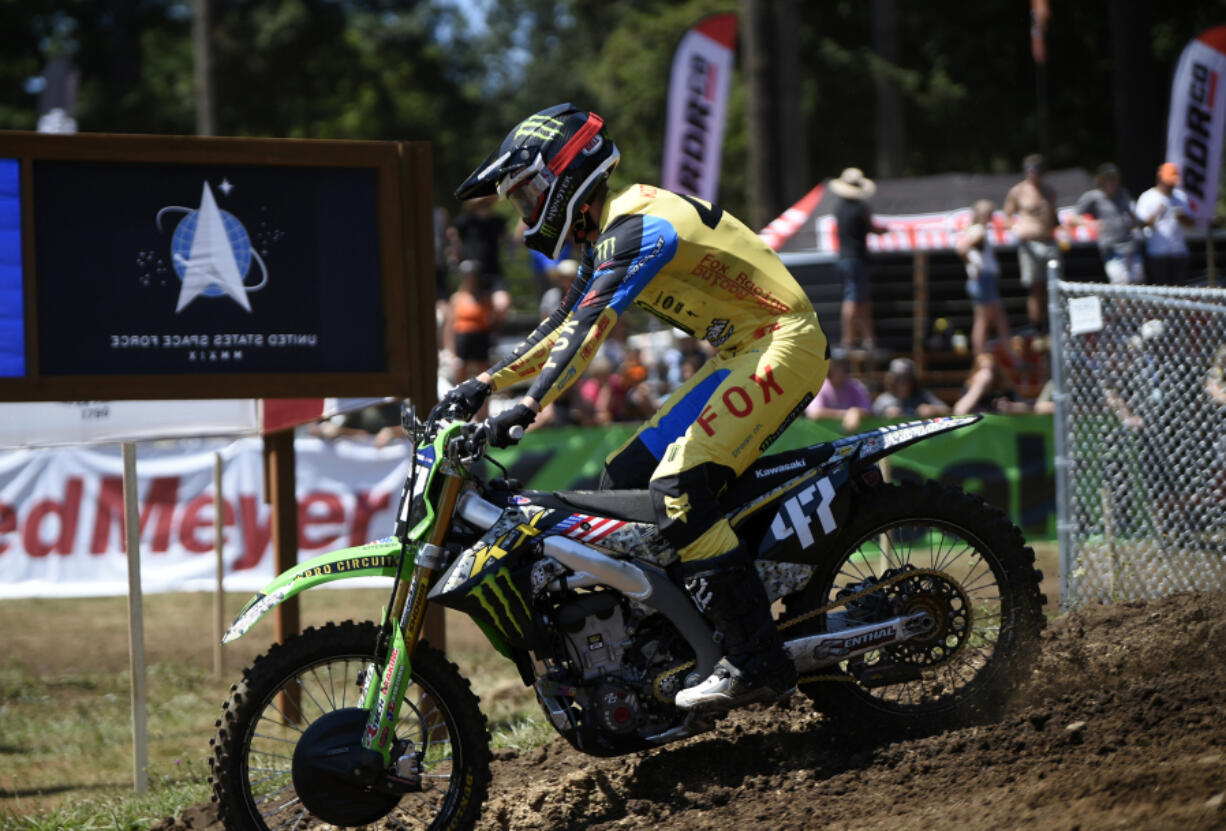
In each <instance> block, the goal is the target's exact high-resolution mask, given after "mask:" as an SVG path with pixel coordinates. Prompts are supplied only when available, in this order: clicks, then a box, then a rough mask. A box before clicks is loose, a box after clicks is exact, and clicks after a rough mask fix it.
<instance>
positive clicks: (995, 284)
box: [955, 199, 1011, 355]
mask: <svg viewBox="0 0 1226 831" xmlns="http://www.w3.org/2000/svg"><path fill="white" fill-rule="evenodd" d="M995 208H996V206H995V205H993V204H992V201H991V200H990V199H980V200H978V201H976V202H975V204H974V205H972V206H971V226H970V227H969V228H967V229H966V231H965V232H964V233H963V234H962V236H961V237H959V239H958V242H957V245H956V246H955V249H956V250H957V252H958V256H959V257H961V258H962V260H963V262H965V263H966V293H967V294H968V295H969V296H970V298H971V304H972V313H973V315H974V320H973V321H972V323H971V347H972V348H973V349H974V350H975V354H976V355H978V354H980V353H981V352H987V351H988V329H989V328H993V329H995V330H996V337H997V338H998V339H999V340H1000V343H1001V344H1002V345H1004V347H1005V348H1006V349H1010V348H1011V346H1010V340H1009V320H1008V318H1007V317H1005V307H1004V305H1003V304H1002V303H1001V302H1000V283H999V279H1000V264H999V263H998V262H997V261H996V250H995V248H994V247H993V245H992V239H991V232H990V231H991V224H992V212H993V210H995Z"/></svg>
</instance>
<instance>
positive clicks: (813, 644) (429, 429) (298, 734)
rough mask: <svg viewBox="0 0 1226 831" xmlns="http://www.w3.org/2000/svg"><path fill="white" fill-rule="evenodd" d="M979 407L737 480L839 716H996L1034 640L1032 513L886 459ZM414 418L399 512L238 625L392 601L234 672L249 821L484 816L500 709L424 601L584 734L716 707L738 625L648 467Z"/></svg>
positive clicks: (817, 681) (762, 569) (664, 738)
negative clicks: (374, 583) (286, 612)
mask: <svg viewBox="0 0 1226 831" xmlns="http://www.w3.org/2000/svg"><path fill="white" fill-rule="evenodd" d="M978 418H979V417H978V416H965V417H951V418H939V419H930V420H926V421H916V422H911V423H908V424H900V425H895V426H890V427H883V428H880V429H877V430H873V431H870V432H866V433H861V434H859V435H854V436H848V437H846V438H842V439H839V440H838V441H835V442H831V443H824V444H817V445H813V446H810V447H805V448H802V449H800V450H794V451H788V452H783V453H778V454H775V455H771V456H768V457H765V458H762V459H760V460H758V462H757V463H756V464H754V465H753V466H752V467H751V468H749V470H747V471H746V472H745V474H744V475H743V476H742V477H741V478H740V479H738V480H737V481H736V482H735V483H734V485H733V486H732V487H730V488H729V489H728V491H727V492H726V493H725V494H724V495H723V497H722V499H723V504H724V506H725V509H726V511H727V516H728V518H729V519H730V521H731V522H732V525H733V527H734V528H735V529H736V530H737V533H738V535H739V536H740V537H741V539H742V540H744V541H745V542H746V543H747V545H748V546H749V547H750V548H751V550H754V551H756V552H757V567H758V570H759V573H760V575H761V577H762V581H763V584H764V585H765V586H766V589H767V592H768V594H769V595H770V597H771V598H772V600H776V601H778V602H777V603H776V604H775V608H776V610H777V618H778V625H779V627H780V629H781V631H782V632H783V634H784V637H785V640H786V641H787V646H786V648H787V651H788V654H789V655H791V656H792V658H793V659H794V660H795V661H796V666H797V670H798V671H799V674H800V685H799V688H800V691H801V692H803V693H804V694H805V695H806V696H808V698H809V699H811V701H812V703H813V706H814V707H816V708H818V709H820V710H821V711H823V712H824V713H826V714H827V715H828V717H829V718H831V719H834V720H835V723H836V724H837V723H839V722H840V721H843V722H844V723H845V724H847V725H873V726H874V728H875V729H881V730H891V731H895V732H897V733H898V734H905V733H907V732H908V731H912V730H930V729H933V728H934V727H940V726H946V725H953V724H958V723H964V722H966V721H967V720H970V719H974V718H980V717H983V716H984V715H985V714H990V713H992V712H993V711H994V710H995V709H996V708H997V707H998V706H999V705H1000V704H1001V703H1002V700H1003V697H1004V694H1005V692H1006V691H1007V690H1008V688H1009V687H1010V686H1011V684H1012V683H1013V682H1014V680H1015V679H1016V678H1017V677H1018V673H1019V672H1020V671H1021V670H1022V669H1023V668H1024V666H1025V664H1026V661H1027V660H1028V658H1029V657H1030V656H1031V655H1032V654H1033V652H1034V651H1035V648H1036V645H1037V642H1038V636H1039V632H1040V630H1041V629H1042V627H1043V624H1044V617H1043V612H1042V604H1043V603H1044V602H1045V599H1044V598H1043V597H1042V595H1041V594H1040V593H1039V588H1038V586H1039V580H1040V579H1041V575H1040V574H1039V572H1038V571H1037V570H1036V569H1035V568H1034V552H1033V551H1032V550H1031V549H1029V548H1028V547H1026V545H1025V542H1024V541H1023V539H1022V534H1021V532H1020V531H1019V530H1018V529H1017V528H1016V527H1015V526H1014V525H1013V524H1011V523H1010V522H1009V520H1008V519H1007V518H1006V517H1005V516H1004V514H1002V513H1001V512H1000V511H998V510H997V509H995V508H993V507H990V506H989V505H987V504H986V503H985V502H983V501H982V500H981V499H979V498H977V497H974V496H971V495H968V494H966V493H964V492H962V491H960V490H958V489H956V488H953V487H949V486H946V485H942V484H938V483H935V482H924V483H906V484H902V485H894V484H887V483H886V482H884V481H883V479H882V474H881V471H880V468H879V465H878V463H879V462H880V460H881V459H883V458H885V457H886V456H888V455H889V454H890V453H892V452H893V451H895V450H897V449H899V448H901V447H904V446H906V445H909V444H912V443H914V442H917V441H920V440H922V439H924V438H927V437H930V436H934V435H937V434H941V433H945V432H948V431H950V430H956V429H958V428H962V427H966V426H968V425H970V424H973V423H974V422H975V421H977V420H978ZM411 421H412V425H411V427H410V433H411V435H412V439H413V442H414V445H415V452H414V454H413V459H412V461H411V463H410V469H409V474H408V477H407V478H406V481H405V483H404V489H403V494H402V496H401V499H400V503H399V508H398V511H397V519H396V525H395V529H394V534H393V536H391V537H388V538H386V539H383V540H379V541H377V542H372V543H369V544H367V545H364V546H360V547H356V548H347V549H344V550H342V551H336V552H333V553H331V554H326V555H324V556H321V557H316V558H315V559H312V560H310V561H308V562H304V563H301V564H300V565H298V566H297V567H296V568H294V569H291V570H290V571H287V572H286V573H284V574H282V575H281V576H279V577H278V578H276V579H275V580H274V581H273V582H271V583H270V584H269V585H268V586H267V587H266V588H265V589H264V590H263V591H262V592H260V593H259V594H257V595H256V596H255V597H254V598H253V599H252V600H251V601H250V602H249V603H248V604H247V605H246V607H245V608H244V609H243V611H242V612H241V613H240V615H239V617H238V619H237V620H236V621H235V622H234V624H233V626H231V628H230V630H229V632H228V633H227V634H226V636H225V640H226V642H229V641H232V640H234V639H236V638H238V637H241V636H242V635H243V633H245V632H246V631H247V630H248V629H250V627H251V626H252V625H253V624H254V623H255V622H256V621H257V620H259V619H260V617H262V616H263V615H264V614H266V613H267V612H268V611H269V610H270V609H272V608H274V607H275V606H276V605H277V604H279V603H281V602H282V601H284V600H285V599H286V598H289V597H292V596H293V595H295V594H297V593H299V592H301V591H304V590H306V589H309V588H312V587H314V586H318V585H320V584H322V583H326V582H330V581H333V580H343V579H347V578H350V577H369V576H382V577H387V578H390V579H391V595H390V600H389V602H388V605H387V607H386V608H385V609H384V610H383V613H382V615H381V617H380V619H379V621H378V622H377V623H376V622H366V623H355V622H353V621H346V622H343V623H336V624H328V625H326V626H323V627H322V628H312V629H308V630H307V631H305V632H303V633H302V634H301V635H298V636H296V637H294V638H291V639H289V640H288V641H287V642H286V643H284V644H279V645H274V646H273V647H272V648H271V649H269V650H268V651H267V652H266V653H265V654H263V655H261V656H260V657H259V658H257V659H256V660H255V662H254V663H253V664H252V665H251V666H250V667H248V668H247V669H245V670H244V671H243V677H242V680H241V681H240V682H239V683H238V684H236V685H235V686H234V687H233V688H232V690H231V694H230V697H229V700H228V701H227V702H226V703H225V705H224V710H223V713H222V717H221V719H220V720H219V721H218V722H217V725H218V729H217V734H216V737H215V738H214V739H213V747H212V757H211V759H210V767H211V770H212V776H211V780H212V783H213V793H214V798H215V799H216V800H217V801H218V802H219V803H220V805H219V807H220V810H221V814H222V817H223V818H224V821H225V823H226V827H227V828H229V829H232V831H238V829H261V831H267V830H270V829H304V828H317V827H323V826H340V827H354V826H363V825H377V827H379V828H429V829H460V828H471V827H472V826H473V824H474V823H475V822H476V819H477V817H478V816H479V814H480V811H481V807H482V803H483V802H484V800H485V797H486V794H487V791H488V786H489V782H490V758H491V754H490V749H489V733H488V729H487V727H486V721H485V717H484V716H483V715H482V713H481V710H480V709H479V707H478V699H477V697H476V696H475V695H474V694H473V692H472V690H471V688H470V686H469V683H468V681H467V680H466V679H465V678H464V677H462V676H461V675H460V672H459V670H458V668H457V667H456V666H455V665H454V664H453V663H451V662H450V661H448V660H447V658H446V657H444V655H443V654H442V653H441V652H440V651H438V650H437V649H434V648H432V647H431V646H429V644H427V643H425V642H423V641H421V640H420V636H421V631H422V622H423V620H424V618H425V611H426V607H427V605H428V604H430V603H439V604H442V605H443V606H446V607H448V608H451V609H456V610H458V611H461V612H463V613H465V614H467V615H469V616H470V617H471V618H472V619H473V620H474V621H475V622H476V623H477V625H478V626H480V627H481V629H482V630H483V631H484V632H485V634H486V635H487V636H488V637H489V640H490V642H491V644H493V647H494V649H496V650H498V652H500V653H501V654H502V655H504V656H506V658H507V659H509V660H511V661H513V662H514V663H515V665H516V666H517V667H518V669H519V672H520V674H521V676H522V677H523V681H524V683H525V684H526V685H529V686H531V687H533V688H534V689H535V691H536V695H537V698H538V699H539V701H540V704H541V707H542V709H543V710H544V715H545V717H546V718H547V719H548V720H549V722H550V723H551V724H552V725H553V726H554V727H555V728H556V729H557V731H558V732H559V733H560V734H561V735H562V736H564V737H565V738H566V740H567V741H569V742H570V743H571V744H572V745H573V746H574V747H576V748H578V749H579V750H581V751H583V752H585V753H589V754H592V755H596V756H614V755H619V754H624V753H631V752H634V751H639V750H643V749H648V748H655V747H660V746H663V745H666V744H668V743H670V742H673V741H676V740H678V739H682V738H685V737H687V736H693V735H695V734H698V733H702V732H703V731H706V730H708V729H710V728H711V726H712V725H713V724H714V722H715V720H716V719H718V718H719V716H718V715H713V714H709V713H698V712H686V711H683V710H680V709H678V708H677V707H675V706H674V705H673V698H674V696H675V695H676V693H677V692H678V691H679V690H681V689H683V688H685V687H686V686H687V685H689V684H692V683H695V682H696V681H698V680H700V679H702V678H705V677H707V675H709V674H710V673H711V671H712V668H713V667H714V664H715V662H716V661H717V660H719V658H720V650H719V647H718V645H717V638H716V636H715V633H714V632H713V631H712V629H711V626H710V624H708V623H707V621H706V620H705V619H704V618H703V616H702V615H701V614H700V613H699V611H698V610H697V608H696V607H695V605H694V603H693V602H692V601H691V599H690V597H689V595H688V594H687V593H686V592H685V590H684V589H683V588H682V587H681V585H680V582H679V581H678V580H677V579H676V574H675V572H676V571H677V569H676V563H677V558H676V555H675V553H674V552H673V551H672V550H671V549H670V548H669V546H668V545H667V543H666V542H665V541H664V539H663V538H662V537H661V536H660V534H659V533H658V529H657V528H656V527H655V525H654V521H653V514H652V509H651V501H650V498H649V496H648V492H647V491H558V492H542V491H530V490H525V489H523V488H521V487H520V486H519V485H518V484H517V483H516V482H514V481H511V480H509V479H508V478H507V477H506V476H505V475H504V476H502V477H500V478H489V479H487V478H486V477H485V476H484V475H483V471H484V470H485V469H486V468H485V465H484V463H483V459H484V458H485V449H486V442H485V429H484V426H483V425H477V424H467V423H464V422H460V421H452V420H448V419H447V418H445V417H438V418H435V417H433V416H432V417H431V419H430V420H428V421H427V422H426V423H425V424H419V423H417V422H416V419H415V418H414V419H411ZM489 461H491V462H493V461H494V460H493V459H490V460H489ZM504 474H505V471H504Z"/></svg>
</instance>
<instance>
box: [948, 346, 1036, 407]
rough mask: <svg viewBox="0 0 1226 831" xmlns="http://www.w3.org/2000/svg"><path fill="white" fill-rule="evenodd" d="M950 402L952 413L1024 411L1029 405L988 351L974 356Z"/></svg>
mask: <svg viewBox="0 0 1226 831" xmlns="http://www.w3.org/2000/svg"><path fill="white" fill-rule="evenodd" d="M962 390H963V391H962V397H961V398H959V399H958V400H957V402H955V403H954V414H955V415H966V414H967V413H1024V412H1027V411H1029V409H1030V407H1029V406H1028V405H1027V404H1026V403H1025V402H1024V401H1022V400H1021V398H1019V397H1018V394H1017V390H1015V389H1014V388H1013V383H1012V382H1011V381H1010V380H1009V376H1007V375H1005V372H1004V370H1002V369H1001V368H1000V364H999V363H998V362H997V361H996V356H995V355H993V354H992V353H991V352H983V353H981V354H979V355H976V356H975V363H974V364H972V366H971V374H970V377H969V378H967V381H966V384H965V385H963V388H962Z"/></svg>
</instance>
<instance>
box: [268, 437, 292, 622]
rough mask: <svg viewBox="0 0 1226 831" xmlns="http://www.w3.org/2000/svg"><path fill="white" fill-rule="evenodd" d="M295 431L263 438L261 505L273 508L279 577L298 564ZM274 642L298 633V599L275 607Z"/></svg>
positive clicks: (275, 565)
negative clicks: (262, 493)
mask: <svg viewBox="0 0 1226 831" xmlns="http://www.w3.org/2000/svg"><path fill="white" fill-rule="evenodd" d="M295 475H296V473H295V465H294V431H293V430H280V431H278V432H276V433H270V434H268V435H267V436H265V437H264V502H265V504H268V505H272V523H271V524H272V547H273V556H274V560H273V571H274V572H275V573H276V574H280V573H282V572H283V571H286V570H287V569H291V568H293V567H294V566H295V565H297V563H298V500H297V499H296V498H295V496H294V477H295ZM275 620H276V629H277V642H278V643H285V639H286V638H290V637H293V636H294V635H297V634H298V632H299V631H301V624H300V620H301V618H300V615H299V605H298V597H297V596H294V597H291V598H288V599H287V600H286V601H285V602H284V603H282V604H281V605H279V606H277V608H276V614H275Z"/></svg>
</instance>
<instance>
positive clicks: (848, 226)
mask: <svg viewBox="0 0 1226 831" xmlns="http://www.w3.org/2000/svg"><path fill="white" fill-rule="evenodd" d="M830 190H831V191H833V192H834V194H835V195H836V196H838V197H839V204H838V205H837V206H836V207H835V209H834V218H835V222H836V223H837V224H838V233H839V261H838V270H839V275H840V276H841V277H842V278H843V308H842V315H841V317H842V322H843V339H842V341H843V348H844V349H851V348H853V347H854V346H855V342H856V335H857V333H858V334H859V335H860V344H861V346H863V347H864V348H865V349H867V350H869V351H872V350H873V349H875V348H876V346H877V338H876V336H875V335H874V334H873V305H872V297H871V294H870V292H869V286H868V242H867V240H868V235H869V234H870V233H873V234H882V233H885V232H886V231H887V230H888V229H887V228H886V227H885V226H883V225H878V224H877V223H876V222H874V221H873V212H872V211H871V210H870V209H869V207H868V203H867V200H868V199H869V198H870V197H871V196H872V195H873V194H874V193H876V192H877V185H876V184H874V182H873V180H872V179H869V178H868V177H867V176H865V175H864V172H863V171H861V170H860V168H858V167H849V168H847V169H846V170H844V171H843V172H842V173H840V174H839V178H837V179H831V180H830Z"/></svg>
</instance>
